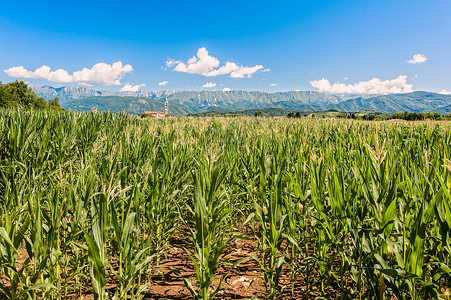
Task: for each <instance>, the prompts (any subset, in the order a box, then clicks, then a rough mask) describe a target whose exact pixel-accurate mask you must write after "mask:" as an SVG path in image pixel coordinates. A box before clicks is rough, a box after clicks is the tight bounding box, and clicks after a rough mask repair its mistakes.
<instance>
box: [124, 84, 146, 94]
mask: <svg viewBox="0 0 451 300" xmlns="http://www.w3.org/2000/svg"><path fill="white" fill-rule="evenodd" d="M144 86H146V85H145V84H144V83H143V84H136V85H132V84H130V83H127V84H126V85H124V86H123V87H122V88H121V91H122V92H137V91H139V88H140V87H144Z"/></svg>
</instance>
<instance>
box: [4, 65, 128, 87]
mask: <svg viewBox="0 0 451 300" xmlns="http://www.w3.org/2000/svg"><path fill="white" fill-rule="evenodd" d="M132 71H133V67H132V66H131V65H122V62H120V61H118V62H115V63H113V64H112V65H109V64H106V63H98V64H95V65H94V66H93V67H92V68H90V69H88V68H83V69H82V70H80V71H76V72H74V73H72V74H70V73H69V72H67V71H66V70H64V69H57V70H55V71H52V70H51V68H50V67H49V66H46V65H43V66H42V67H40V68H37V69H36V70H34V71H29V70H27V69H25V68H24V67H23V66H19V67H12V68H9V69H6V70H4V72H5V73H6V74H7V75H8V76H9V77H13V78H34V79H46V80H48V81H52V82H59V83H70V82H76V83H78V84H81V85H97V86H109V85H121V79H122V78H123V77H124V75H125V74H127V73H130V72H132Z"/></svg>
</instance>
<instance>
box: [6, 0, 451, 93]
mask: <svg viewBox="0 0 451 300" xmlns="http://www.w3.org/2000/svg"><path fill="white" fill-rule="evenodd" d="M0 7H1V8H0V81H2V82H3V83H6V82H10V81H13V80H16V79H19V80H25V81H27V82H28V83H29V84H31V85H35V86H41V85H51V86H54V87H60V86H74V87H77V86H84V87H89V88H93V89H100V90H106V89H110V90H152V91H154V90H157V91H158V90H218V91H220V90H224V91H228V90H248V91H266V92H277V91H294V90H311V91H320V92H326V93H337V94H346V93H349V94H388V93H402V92H411V91H416V90H425V91H432V92H441V93H444V94H446V93H450V92H451V17H450V16H451V1H450V0H429V1H426V0H425V1H420V0H378V1H369V0H365V1H364V0H348V1H334V0H323V1H302V0H297V1H283V0H280V1H266V0H260V1H251V0H248V1H243V0H241V1H234V0H231V1H135V0H129V1H114V0H111V1H84V0H80V1H45V0H43V1H27V0H24V1H1V5H0Z"/></svg>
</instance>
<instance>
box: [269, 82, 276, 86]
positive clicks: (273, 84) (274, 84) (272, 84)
mask: <svg viewBox="0 0 451 300" xmlns="http://www.w3.org/2000/svg"><path fill="white" fill-rule="evenodd" d="M269 86H277V83H271V84H270V85H269Z"/></svg>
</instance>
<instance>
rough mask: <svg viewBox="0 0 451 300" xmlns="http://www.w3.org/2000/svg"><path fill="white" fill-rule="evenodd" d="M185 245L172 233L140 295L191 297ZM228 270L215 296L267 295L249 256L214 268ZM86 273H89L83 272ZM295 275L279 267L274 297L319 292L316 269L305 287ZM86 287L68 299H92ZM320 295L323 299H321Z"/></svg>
mask: <svg viewBox="0 0 451 300" xmlns="http://www.w3.org/2000/svg"><path fill="white" fill-rule="evenodd" d="M183 248H186V249H188V250H190V251H191V249H190V247H189V244H188V243H187V242H186V241H185V240H184V239H183V237H182V236H181V235H176V236H175V237H174V238H173V239H172V240H171V243H170V247H169V250H168V251H167V253H166V255H165V256H163V257H162V258H161V260H160V267H159V268H154V269H153V271H152V274H151V275H150V276H149V281H148V282H147V284H148V286H147V290H146V293H145V296H144V299H149V300H150V299H180V300H185V299H186V300H187V299H192V296H191V294H190V292H189V290H188V289H187V288H186V287H185V285H184V278H186V279H189V280H191V281H192V284H193V286H194V287H196V280H195V275H196V273H195V269H194V264H193V263H192V261H191V259H190V258H189V256H188V255H187V254H186V252H185V251H184V250H183ZM231 249H232V250H231V251H230V252H229V253H228V255H230V256H231V257H232V259H231V261H232V262H233V261H237V260H239V259H241V258H246V257H248V255H249V254H256V250H257V242H256V241H255V240H236V241H235V242H234V245H232V247H231ZM22 250H23V249H21V250H20V251H19V255H20V260H21V261H25V259H26V257H27V255H26V251H25V250H23V251H22ZM227 272H229V274H228V275H227V276H226V278H225V280H224V281H223V283H222V290H221V291H220V292H219V293H218V294H217V296H216V298H217V299H265V296H266V295H267V292H266V289H265V285H264V281H263V278H262V271H261V270H260V268H259V265H258V263H257V262H256V261H255V260H253V259H248V260H246V261H244V262H242V263H241V264H240V265H238V266H237V267H235V268H233V269H232V270H230V269H229V268H228V267H227V266H226V267H225V268H220V269H219V270H218V274H217V275H218V277H220V276H222V275H223V274H225V273H227ZM86 275H88V276H89V274H86ZM302 275H303V274H301V275H298V276H296V278H295V280H294V285H293V283H292V280H291V270H290V269H289V268H287V267H285V268H284V269H283V270H282V276H281V278H280V281H279V283H280V286H281V287H282V292H281V293H279V294H278V296H277V297H276V299H314V298H317V297H319V296H320V293H319V291H320V279H319V275H318V272H317V271H316V270H315V269H313V270H312V271H311V274H310V277H311V278H310V280H311V283H310V286H309V287H308V288H307V286H306V283H305V282H304V278H303V277H304V276H302ZM217 284H218V280H216V281H213V288H216V287H217ZM115 289H116V287H115V285H114V283H113V282H108V284H107V286H106V290H107V291H108V294H110V295H114V292H115ZM87 291H88V289H85V290H84V292H82V295H79V294H77V295H76V294H72V295H71V297H70V298H71V299H84V300H91V299H94V295H93V294H89V293H87ZM322 297H324V298H325V299H335V298H340V289H339V288H338V286H329V287H328V288H327V289H326V291H325V294H324V295H322ZM324 298H323V299H324Z"/></svg>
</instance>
